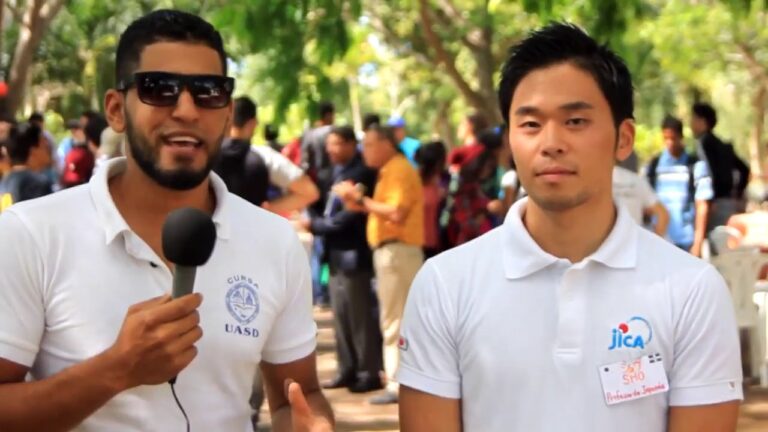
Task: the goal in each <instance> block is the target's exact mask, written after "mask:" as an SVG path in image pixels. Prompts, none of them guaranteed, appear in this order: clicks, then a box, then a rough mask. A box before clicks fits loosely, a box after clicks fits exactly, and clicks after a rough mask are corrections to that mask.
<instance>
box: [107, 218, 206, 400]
mask: <svg viewBox="0 0 768 432" xmlns="http://www.w3.org/2000/svg"><path fill="white" fill-rule="evenodd" d="M215 242H216V228H215V226H214V224H213V221H211V218H210V216H208V215H207V214H205V213H203V212H201V211H199V210H196V209H191V208H183V209H179V210H176V211H174V212H172V213H171V214H170V215H169V216H168V218H167V219H166V222H165V224H164V225H163V254H164V255H165V256H166V258H167V259H168V260H169V261H171V262H173V263H174V264H175V271H174V278H173V291H172V295H164V296H161V297H156V298H153V299H150V300H147V301H144V302H141V303H137V304H135V305H133V306H131V307H130V308H128V313H127V314H126V317H125V320H124V321H123V325H122V328H121V329H120V334H119V335H118V337H117V341H116V342H115V343H114V345H112V347H110V348H109V349H108V350H107V352H105V355H107V356H111V357H112V358H113V359H114V360H115V362H117V363H118V364H119V367H116V369H118V370H117V372H118V374H120V376H119V385H120V387H121V388H123V389H129V388H133V387H136V386H139V385H146V384H160V383H164V382H167V381H175V377H176V375H177V374H178V373H179V372H181V371H182V370H183V369H184V368H186V367H187V366H188V365H189V364H190V363H191V362H192V360H193V359H194V358H195V356H197V348H195V346H194V344H195V343H196V342H197V341H198V340H200V338H201V337H202V335H203V331H202V329H201V328H200V326H199V323H200V315H199V313H198V312H197V308H198V307H199V306H200V304H201V303H202V300H203V298H202V296H201V295H200V294H199V293H192V289H193V287H194V281H195V273H196V269H197V266H200V265H203V264H205V263H206V262H207V261H208V258H210V256H211V254H212V252H213V246H214V244H215Z"/></svg>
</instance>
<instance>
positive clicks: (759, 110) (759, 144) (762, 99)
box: [749, 85, 768, 178]
mask: <svg viewBox="0 0 768 432" xmlns="http://www.w3.org/2000/svg"><path fill="white" fill-rule="evenodd" d="M766 102H768V87H766V86H765V85H760V87H759V88H758V89H757V90H756V91H755V95H754V98H753V99H752V108H753V109H754V115H755V120H754V123H753V125H752V133H751V134H750V135H751V136H750V137H749V167H750V169H751V171H752V176H753V177H754V178H762V175H763V173H764V172H765V169H766V168H768V167H766V166H765V165H764V164H765V162H766V160H765V151H766V149H765V144H763V129H764V127H765V104H766Z"/></svg>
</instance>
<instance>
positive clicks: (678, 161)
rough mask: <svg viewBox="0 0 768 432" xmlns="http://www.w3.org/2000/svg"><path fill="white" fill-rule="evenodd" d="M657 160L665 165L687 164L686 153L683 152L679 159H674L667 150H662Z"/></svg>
mask: <svg viewBox="0 0 768 432" xmlns="http://www.w3.org/2000/svg"><path fill="white" fill-rule="evenodd" d="M659 160H660V161H661V162H666V163H675V164H685V163H686V162H688V152H686V151H685V150H683V154H681V155H680V157H679V158H675V157H674V156H672V153H670V152H669V150H667V149H664V150H663V151H662V152H661V156H660V158H659Z"/></svg>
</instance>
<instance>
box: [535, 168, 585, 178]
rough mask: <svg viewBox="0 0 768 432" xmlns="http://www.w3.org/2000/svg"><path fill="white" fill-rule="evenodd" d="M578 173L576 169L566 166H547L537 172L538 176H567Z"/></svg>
mask: <svg viewBox="0 0 768 432" xmlns="http://www.w3.org/2000/svg"><path fill="white" fill-rule="evenodd" d="M574 174H576V171H574V170H569V169H566V168H546V169H543V170H541V171H538V172H536V176H537V177H541V176H566V175H574Z"/></svg>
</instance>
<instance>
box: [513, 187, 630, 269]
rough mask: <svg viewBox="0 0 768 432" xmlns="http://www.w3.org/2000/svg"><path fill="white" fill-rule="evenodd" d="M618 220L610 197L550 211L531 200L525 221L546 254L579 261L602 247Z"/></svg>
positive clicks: (524, 216) (532, 235)
mask: <svg viewBox="0 0 768 432" xmlns="http://www.w3.org/2000/svg"><path fill="white" fill-rule="evenodd" d="M615 222H616V208H615V207H614V204H613V201H612V200H611V199H610V198H608V199H605V200H603V201H594V202H592V203H590V202H588V203H585V204H583V205H581V206H579V207H577V208H573V209H570V210H566V211H548V210H545V209H543V208H541V207H539V206H537V205H536V204H535V203H534V202H533V201H532V200H531V199H529V200H528V203H527V205H526V209H525V214H524V215H523V224H524V225H525V227H526V229H527V230H528V232H529V233H530V235H531V237H532V238H533V240H534V241H535V242H536V243H537V244H538V245H539V247H541V248H542V249H543V250H544V251H546V252H547V253H549V254H551V255H554V256H556V257H558V258H565V259H568V260H569V261H570V262H572V263H577V262H580V261H581V260H583V259H584V258H586V257H588V256H589V255H591V254H593V253H594V252H595V251H597V250H598V249H599V248H600V245H602V244H603V242H604V241H605V239H606V238H607V237H608V235H609V234H610V232H611V230H612V229H613V226H614V223H615Z"/></svg>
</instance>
